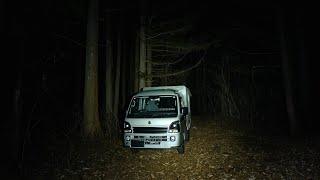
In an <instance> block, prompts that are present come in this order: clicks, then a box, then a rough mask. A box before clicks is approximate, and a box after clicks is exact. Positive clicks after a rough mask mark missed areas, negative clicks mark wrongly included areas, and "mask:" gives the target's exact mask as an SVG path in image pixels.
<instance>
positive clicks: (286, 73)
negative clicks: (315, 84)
mask: <svg viewBox="0 0 320 180" xmlns="http://www.w3.org/2000/svg"><path fill="white" fill-rule="evenodd" d="M277 15H278V28H279V33H280V45H281V55H282V72H283V84H284V87H285V96H286V97H285V98H286V105H287V113H288V118H289V123H290V134H291V135H292V136H296V135H297V134H298V122H297V118H296V112H295V104H294V99H293V84H292V72H291V70H292V67H291V64H290V60H289V52H288V51H289V50H288V42H287V41H288V40H287V34H286V33H285V31H286V29H285V22H286V21H285V17H284V14H283V13H282V10H280V9H278V14H277Z"/></svg>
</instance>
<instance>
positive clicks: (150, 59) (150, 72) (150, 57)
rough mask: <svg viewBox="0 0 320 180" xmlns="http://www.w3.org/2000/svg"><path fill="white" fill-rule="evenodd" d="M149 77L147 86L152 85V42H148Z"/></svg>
mask: <svg viewBox="0 0 320 180" xmlns="http://www.w3.org/2000/svg"><path fill="white" fill-rule="evenodd" d="M147 60H148V61H147V76H146V77H147V78H146V86H148V87H151V86H152V51H151V47H150V42H148V44H147Z"/></svg>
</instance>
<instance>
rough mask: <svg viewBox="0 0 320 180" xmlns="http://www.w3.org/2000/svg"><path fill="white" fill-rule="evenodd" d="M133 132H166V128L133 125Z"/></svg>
mask: <svg viewBox="0 0 320 180" xmlns="http://www.w3.org/2000/svg"><path fill="white" fill-rule="evenodd" d="M133 132H134V133H166V132H167V128H159V127H134V128H133Z"/></svg>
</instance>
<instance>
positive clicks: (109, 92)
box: [105, 19, 114, 117]
mask: <svg viewBox="0 0 320 180" xmlns="http://www.w3.org/2000/svg"><path fill="white" fill-rule="evenodd" d="M108 20H109V19H108ZM107 26H108V27H107V48H106V51H107V55H106V58H107V59H106V66H107V67H106V82H105V84H106V113H107V117H109V116H111V115H112V112H113V100H114V97H113V93H114V92H113V87H114V86H113V78H114V77H113V71H112V70H113V66H114V65H113V53H112V52H113V47H112V41H111V28H110V24H107Z"/></svg>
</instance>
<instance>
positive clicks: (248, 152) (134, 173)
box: [54, 117, 320, 180]
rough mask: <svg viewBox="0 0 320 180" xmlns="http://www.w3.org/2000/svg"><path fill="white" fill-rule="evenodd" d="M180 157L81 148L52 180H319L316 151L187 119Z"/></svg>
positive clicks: (319, 162) (319, 158)
mask: <svg viewBox="0 0 320 180" xmlns="http://www.w3.org/2000/svg"><path fill="white" fill-rule="evenodd" d="M193 119H194V120H193V127H192V130H191V137H190V141H189V142H188V143H187V144H186V149H185V154H183V155H180V154H178V153H177V151H176V150H143V151H140V152H138V153H132V152H131V151H130V150H129V149H125V148H123V147H122V145H121V143H120V142H119V144H118V145H117V146H115V147H114V148H112V149H110V148H107V147H102V146H101V145H100V147H96V146H92V147H87V149H88V151H87V153H86V154H87V155H86V157H83V154H82V155H81V153H80V155H79V156H78V157H77V158H75V160H74V161H73V163H72V165H70V168H64V169H56V170H55V171H54V175H55V176H56V178H57V179H81V178H83V179H251V180H253V179H292V178H293V179H309V178H311V179H319V178H320V176H319V175H320V155H319V151H318V150H317V149H316V148H315V147H314V145H313V144H310V143H308V142H305V141H301V142H303V143H299V142H296V141H295V142H288V141H287V140H286V139H280V138H270V137H269V138H257V137H254V136H248V135H245V133H241V132H239V131H235V130H232V129H230V128H226V127H222V126H220V125H218V123H216V122H215V121H213V120H210V121H209V120H202V121H200V120H199V118H196V117H195V118H193Z"/></svg>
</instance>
